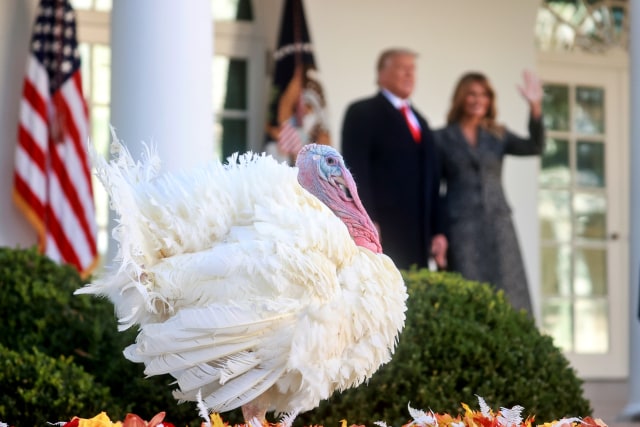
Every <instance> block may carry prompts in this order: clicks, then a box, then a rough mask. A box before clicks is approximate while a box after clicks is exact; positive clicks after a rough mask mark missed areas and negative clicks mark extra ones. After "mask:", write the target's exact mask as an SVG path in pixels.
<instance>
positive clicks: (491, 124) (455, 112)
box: [447, 71, 504, 137]
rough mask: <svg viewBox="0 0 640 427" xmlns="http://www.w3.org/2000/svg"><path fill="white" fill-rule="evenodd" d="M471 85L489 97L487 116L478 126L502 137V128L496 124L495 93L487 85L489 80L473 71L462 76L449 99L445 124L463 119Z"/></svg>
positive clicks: (489, 85) (489, 84)
mask: <svg viewBox="0 0 640 427" xmlns="http://www.w3.org/2000/svg"><path fill="white" fill-rule="evenodd" d="M473 83H479V84H480V85H481V86H482V87H483V88H484V90H485V91H486V92H487V96H488V97H489V107H488V108H487V114H486V115H485V116H484V118H483V119H482V122H481V123H480V125H481V126H482V127H483V128H485V129H487V130H488V131H489V132H491V133H493V134H494V135H496V136H498V137H502V135H504V127H503V126H501V125H499V124H498V123H497V122H496V116H497V109H496V102H495V101H496V94H495V91H494V90H493V87H492V86H491V83H489V79H487V77H486V76H485V75H484V74H482V73H479V72H475V71H474V72H469V73H466V74H463V75H462V77H460V80H458V84H457V85H456V89H455V90H454V91H453V97H452V98H451V108H450V109H449V113H448V114H447V124H453V123H457V122H459V121H460V120H461V119H462V118H463V117H464V114H465V112H464V110H465V101H466V97H467V94H468V93H469V87H470V86H471V84H473Z"/></svg>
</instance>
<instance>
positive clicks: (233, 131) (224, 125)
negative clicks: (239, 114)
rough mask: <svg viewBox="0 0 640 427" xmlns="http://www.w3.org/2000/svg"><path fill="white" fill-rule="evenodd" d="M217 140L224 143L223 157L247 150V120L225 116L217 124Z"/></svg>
mask: <svg viewBox="0 0 640 427" xmlns="http://www.w3.org/2000/svg"><path fill="white" fill-rule="evenodd" d="M215 132H216V140H217V141H220V143H221V144H222V158H223V159H226V158H227V157H228V156H230V155H232V154H233V153H236V152H240V153H244V152H245V151H247V120H246V119H230V118H223V119H222V120H220V122H219V123H218V124H217V126H216V129H215Z"/></svg>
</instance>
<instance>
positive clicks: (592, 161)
mask: <svg viewBox="0 0 640 427" xmlns="http://www.w3.org/2000/svg"><path fill="white" fill-rule="evenodd" d="M604 156H605V153H604V144H603V143H601V142H585V141H578V144H577V154H576V159H577V163H578V170H577V177H576V181H577V184H578V185H583V186H586V187H604V186H605V172H604V164H605V160H604Z"/></svg>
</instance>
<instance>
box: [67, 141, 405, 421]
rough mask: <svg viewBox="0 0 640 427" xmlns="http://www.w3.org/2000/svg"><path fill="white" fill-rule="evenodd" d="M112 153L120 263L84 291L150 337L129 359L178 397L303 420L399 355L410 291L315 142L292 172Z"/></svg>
mask: <svg viewBox="0 0 640 427" xmlns="http://www.w3.org/2000/svg"><path fill="white" fill-rule="evenodd" d="M111 151H112V153H113V154H114V159H113V160H112V161H110V162H107V161H106V160H105V159H104V158H102V157H101V156H98V155H96V154H95V152H93V153H92V160H93V163H94V165H95V167H96V175H97V176H98V178H99V179H100V180H101V182H102V184H103V185H104V186H105V188H106V189H107V191H108V193H109V195H110V197H111V205H112V208H113V209H114V210H115V211H116V213H117V215H118V222H119V224H118V226H117V227H116V229H115V230H114V235H115V237H116V239H117V240H118V242H119V252H118V256H117V257H116V259H115V265H114V266H112V268H111V269H110V270H107V272H106V273H104V274H103V276H102V277H100V278H99V279H97V280H96V281H94V282H93V283H91V284H88V285H87V286H85V287H83V288H81V289H79V290H78V291H76V293H83V294H95V295H101V296H105V297H108V298H109V299H110V300H111V301H112V302H113V304H114V306H115V308H116V314H117V316H118V319H119V322H120V328H121V329H126V328H129V327H132V326H134V325H137V326H138V327H139V328H140V329H139V334H138V336H137V339H136V342H135V344H132V345H131V346H129V347H127V348H126V349H125V351H124V354H125V356H126V357H127V358H128V359H130V360H131V361H134V362H142V363H144V365H145V373H146V374H147V375H160V374H171V375H172V376H173V377H174V378H175V379H176V383H177V389H176V390H175V391H174V396H175V397H176V398H177V399H179V400H181V401H197V400H200V399H201V400H200V402H201V403H203V404H204V405H205V406H206V407H207V408H208V409H209V410H211V411H216V412H225V411H230V410H232V409H235V408H238V407H242V411H243V416H244V417H245V420H246V421H247V422H248V421H249V420H252V419H254V418H257V419H259V420H260V421H263V422H264V421H265V415H266V412H268V411H275V412H276V413H279V414H289V415H290V416H293V417H295V414H298V413H300V412H303V411H307V410H310V409H313V408H315V407H316V406H318V405H319V403H320V401H321V400H323V399H327V398H328V397H329V396H330V395H331V394H332V393H333V392H334V391H336V390H340V391H341V390H344V389H347V388H350V387H355V386H357V385H359V384H361V383H363V382H364V381H366V380H367V379H368V378H370V377H371V375H373V373H374V372H376V370H377V369H378V368H379V367H380V366H381V365H382V364H384V363H386V362H388V361H389V360H390V358H391V355H392V353H393V351H394V349H395V345H396V342H397V338H398V334H399V332H400V331H401V329H402V328H403V325H404V320H405V310H406V305H405V303H406V298H407V293H406V288H405V285H404V282H403V279H402V277H401V274H400V272H399V271H398V270H397V268H396V267H395V265H394V264H393V262H392V261H391V259H390V258H388V257H387V256H386V255H384V254H383V253H382V250H381V246H380V243H379V239H378V234H377V232H376V230H375V228H374V226H373V224H372V222H371V220H370V219H369V217H368V215H367V213H366V211H365V210H364V208H363V206H362V204H361V202H360V199H359V198H358V193H357V190H356V186H355V184H354V181H353V179H352V176H351V174H350V173H349V171H348V169H347V168H346V167H345V164H344V162H343V160H342V157H341V156H340V154H339V153H338V152H337V151H336V150H335V149H333V148H331V147H328V146H323V145H315V144H310V145H307V146H305V147H304V148H303V150H302V151H301V152H300V154H299V156H298V159H297V162H296V167H295V168H294V167H289V166H287V165H285V164H280V163H278V162H276V161H275V160H274V159H273V158H271V157H268V156H265V155H258V154H252V153H247V154H244V155H240V156H238V155H234V156H232V157H231V158H229V160H228V162H227V163H226V164H224V165H223V164H222V163H220V162H214V163H213V164H211V165H207V166H206V167H202V168H199V169H194V170H190V171H183V172H181V173H176V174H169V173H165V174H159V164H160V161H159V159H158V158H157V155H156V154H155V153H154V152H152V150H147V152H146V156H145V158H144V159H143V160H142V161H141V162H134V160H133V159H132V157H131V155H130V154H129V152H128V151H127V150H126V149H125V148H124V147H123V146H122V145H121V144H120V143H118V142H117V141H115V142H114V143H113V144H112V147H111Z"/></svg>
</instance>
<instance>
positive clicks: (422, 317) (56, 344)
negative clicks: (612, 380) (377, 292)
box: [0, 248, 591, 427]
mask: <svg viewBox="0 0 640 427" xmlns="http://www.w3.org/2000/svg"><path fill="white" fill-rule="evenodd" d="M405 279H406V283H407V287H408V291H409V295H410V298H409V301H408V305H409V309H408V312H407V321H406V326H405V329H404V331H403V332H402V334H401V336H400V340H399V345H398V348H397V350H396V353H395V355H394V357H393V360H392V361H391V362H390V363H389V364H387V365H385V366H384V367H382V368H381V370H380V371H379V372H378V373H376V374H375V375H374V376H373V378H372V379H371V380H370V381H369V383H368V384H366V385H362V386H361V387H359V388H357V389H354V390H349V391H346V392H345V393H343V394H340V395H339V394H336V395H335V396H334V397H332V399H331V400H330V401H329V402H325V403H323V404H322V405H321V406H320V407H319V408H318V409H317V410H314V411H310V412H308V413H306V414H302V415H300V416H299V417H298V419H297V420H296V422H295V425H296V426H301V425H312V424H313V425H318V424H321V425H325V426H327V427H328V426H338V425H340V420H342V419H347V420H348V421H349V423H359V424H366V425H372V423H373V422H374V421H377V420H384V421H386V422H387V423H388V424H389V425H395V426H398V425H402V424H403V423H404V422H406V421H407V420H408V418H409V414H408V410H407V404H411V406H412V407H414V408H420V409H425V410H428V409H433V410H434V411H437V412H451V413H456V412H458V411H459V410H460V403H461V402H465V403H468V404H470V405H471V406H472V407H477V403H476V402H477V398H476V397H475V395H476V394H477V395H479V396H482V397H484V398H485V400H486V401H487V403H488V404H489V405H490V406H491V407H492V408H499V407H501V406H504V407H511V406H513V405H516V404H519V405H522V406H524V407H525V409H526V413H527V414H535V415H536V419H537V420H540V421H551V420H553V419H558V418H561V417H563V416H565V415H566V416H587V415H590V413H591V409H590V407H589V402H587V401H586V400H585V399H584V398H583V395H582V388H581V386H582V383H581V381H580V380H579V379H578V378H577V377H576V375H575V372H574V371H573V370H572V369H571V368H570V367H569V365H568V362H567V360H566V359H565V358H564V357H563V355H562V353H561V352H560V351H559V350H558V349H557V348H555V347H554V346H553V344H552V342H551V339H550V338H549V337H547V336H544V335H541V334H540V333H539V331H538V330H537V329H536V327H535V325H534V323H533V322H532V321H531V320H530V319H529V318H528V317H527V316H526V315H525V314H522V313H516V312H515V311H514V310H513V309H511V307H510V306H509V305H508V304H507V303H506V301H505V299H504V297H503V296H502V294H499V293H498V294H496V293H495V292H494V291H493V290H492V289H491V288H489V287H488V286H487V285H481V284H478V283H473V282H467V281H464V280H462V279H461V278H460V276H458V275H455V274H437V273H430V272H427V271H411V272H408V273H406V274H405ZM83 284H84V281H83V280H81V279H80V277H78V275H77V274H76V273H75V271H74V270H73V269H72V268H70V267H61V266H58V265H57V264H55V263H53V262H52V261H50V260H48V259H47V258H45V257H43V256H40V255H39V254H38V253H37V252H36V251H35V250H34V249H28V250H21V249H9V248H0V312H2V313H7V314H6V315H5V317H4V318H3V326H4V328H5V330H4V331H3V333H2V334H0V360H2V361H3V362H2V365H1V366H2V368H1V369H2V372H0V387H2V388H1V389H0V393H1V394H2V395H3V397H2V399H3V400H0V421H3V422H7V423H10V425H11V424H14V425H34V423H37V424H38V425H40V424H41V423H43V422H45V421H60V420H62V419H63V418H61V417H62V416H65V415H66V416H67V417H69V418H70V417H71V416H73V415H81V416H85V417H90V416H93V415H96V414H97V413H98V412H99V411H102V410H104V411H106V412H107V413H108V414H109V416H110V417H111V419H112V420H118V419H119V420H121V419H124V416H125V415H126V413H127V412H133V413H136V414H138V415H140V416H141V417H143V418H144V419H150V418H151V417H152V416H153V415H155V414H156V413H157V412H160V411H166V413H167V421H169V422H172V423H174V424H175V425H182V426H184V425H187V424H188V425H192V426H199V425H200V423H201V421H202V420H201V419H200V418H199V416H198V413H197V409H196V407H195V404H193V403H184V404H181V405H178V404H177V402H176V401H175V399H174V398H173V397H172V395H171V389H172V388H173V387H174V386H172V385H170V383H171V382H172V381H173V379H172V378H171V377H168V376H163V377H151V378H145V377H144V374H143V366H142V365H140V364H134V363H131V362H129V361H128V360H126V359H125V358H124V356H123V355H122V350H123V349H124V347H125V346H126V345H128V344H129V343H131V342H132V341H133V340H134V338H135V334H136V331H135V330H133V329H132V330H130V331H127V332H125V333H120V332H117V325H116V321H115V316H114V311H113V306H112V305H111V303H109V302H108V301H106V300H101V299H97V298H93V297H90V296H84V295H83V296H74V295H73V292H74V291H75V290H76V289H77V288H79V287H81V286H82V285H83ZM21 383H23V384H27V385H26V386H25V387H23V388H20V386H19V384H21ZM63 384H64V386H61V385H63ZM65 405H67V406H65ZM66 411H68V412H66ZM24 414H28V415H24ZM23 416H24V417H26V416H28V417H29V418H30V421H26V420H25V418H20V417H23ZM223 418H224V419H225V421H228V422H230V423H238V422H241V421H242V419H241V415H240V411H239V410H236V411H234V412H233V413H228V414H223Z"/></svg>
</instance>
